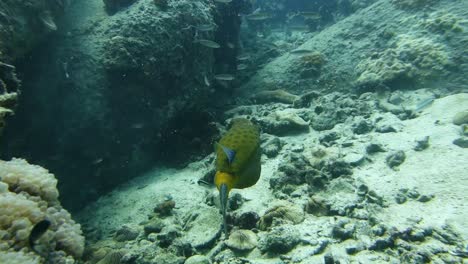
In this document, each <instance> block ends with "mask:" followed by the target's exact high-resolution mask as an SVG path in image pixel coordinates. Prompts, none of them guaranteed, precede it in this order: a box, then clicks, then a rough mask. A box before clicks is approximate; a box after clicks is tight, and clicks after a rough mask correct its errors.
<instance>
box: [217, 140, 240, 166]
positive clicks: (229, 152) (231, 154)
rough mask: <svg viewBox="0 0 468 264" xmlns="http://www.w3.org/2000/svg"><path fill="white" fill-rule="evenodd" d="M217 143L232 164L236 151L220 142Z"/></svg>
mask: <svg viewBox="0 0 468 264" xmlns="http://www.w3.org/2000/svg"><path fill="white" fill-rule="evenodd" d="M218 145H219V146H220V147H221V149H222V150H223V152H224V154H226V157H227V159H228V162H229V164H232V162H234V158H235V157H236V152H235V151H234V150H232V149H230V148H228V147H225V146H223V145H221V144H219V143H218Z"/></svg>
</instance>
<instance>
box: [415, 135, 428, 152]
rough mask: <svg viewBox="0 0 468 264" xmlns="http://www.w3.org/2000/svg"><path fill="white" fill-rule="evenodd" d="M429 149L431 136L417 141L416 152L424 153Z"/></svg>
mask: <svg viewBox="0 0 468 264" xmlns="http://www.w3.org/2000/svg"><path fill="white" fill-rule="evenodd" d="M428 147H429V136H425V137H424V138H422V139H420V140H416V146H414V148H413V149H414V150H415V151H423V150H425V149H427V148H428Z"/></svg>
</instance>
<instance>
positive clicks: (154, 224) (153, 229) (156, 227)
mask: <svg viewBox="0 0 468 264" xmlns="http://www.w3.org/2000/svg"><path fill="white" fill-rule="evenodd" d="M163 227H164V223H163V222H162V221H161V220H160V219H157V218H153V219H151V220H150V221H149V222H148V223H147V224H145V226H144V227H143V230H144V231H145V234H147V235H148V234H151V233H159V232H161V230H162V229H163Z"/></svg>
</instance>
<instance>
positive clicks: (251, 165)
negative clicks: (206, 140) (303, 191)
mask: <svg viewBox="0 0 468 264" xmlns="http://www.w3.org/2000/svg"><path fill="white" fill-rule="evenodd" d="M215 151H216V175H215V180H214V182H215V184H216V187H217V188H218V190H219V196H220V202H221V211H222V213H223V221H224V223H223V224H224V232H225V233H226V236H227V226H226V206H227V201H228V195H229V192H230V191H231V190H232V189H234V188H236V189H243V188H247V187H250V186H252V185H254V184H255V183H256V182H257V181H258V179H259V178H260V172H261V163H260V157H261V154H262V152H261V149H260V131H259V129H258V127H257V126H256V125H254V124H253V123H252V122H250V121H249V120H247V119H244V118H238V119H234V120H233V121H232V126H231V128H230V129H229V131H227V132H226V134H225V135H224V136H223V137H222V138H221V140H220V141H219V143H217V144H216V146H215Z"/></svg>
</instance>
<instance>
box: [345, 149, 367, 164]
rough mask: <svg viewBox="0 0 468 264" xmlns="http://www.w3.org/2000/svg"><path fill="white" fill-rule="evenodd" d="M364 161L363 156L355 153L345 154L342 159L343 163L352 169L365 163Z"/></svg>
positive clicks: (364, 157)
mask: <svg viewBox="0 0 468 264" xmlns="http://www.w3.org/2000/svg"><path fill="white" fill-rule="evenodd" d="M365 159H366V156H365V155H363V154H361V153H357V152H351V153H347V154H346V155H345V156H344V157H343V161H344V162H346V163H348V164H349V165H351V166H353V167H355V166H359V165H361V164H362V163H363V162H364V161H365Z"/></svg>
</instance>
